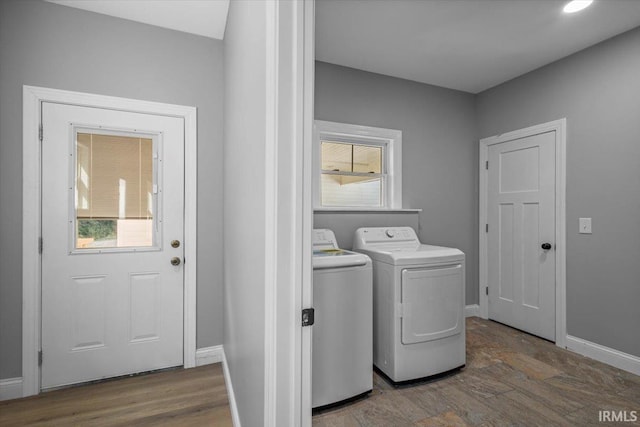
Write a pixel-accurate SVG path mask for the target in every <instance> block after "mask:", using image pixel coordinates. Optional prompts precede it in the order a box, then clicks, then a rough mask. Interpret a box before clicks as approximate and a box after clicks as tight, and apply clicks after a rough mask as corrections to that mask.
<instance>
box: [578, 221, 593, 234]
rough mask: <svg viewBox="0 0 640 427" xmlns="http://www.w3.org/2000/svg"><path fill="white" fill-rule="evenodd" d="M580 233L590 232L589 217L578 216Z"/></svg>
mask: <svg viewBox="0 0 640 427" xmlns="http://www.w3.org/2000/svg"><path fill="white" fill-rule="evenodd" d="M578 223H579V227H580V231H579V233H580V234H591V218H578Z"/></svg>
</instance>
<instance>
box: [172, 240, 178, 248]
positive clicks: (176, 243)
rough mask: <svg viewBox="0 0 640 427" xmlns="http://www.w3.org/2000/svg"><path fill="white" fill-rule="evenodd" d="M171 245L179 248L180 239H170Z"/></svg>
mask: <svg viewBox="0 0 640 427" xmlns="http://www.w3.org/2000/svg"><path fill="white" fill-rule="evenodd" d="M171 247H172V248H179V247H180V240H172V241H171Z"/></svg>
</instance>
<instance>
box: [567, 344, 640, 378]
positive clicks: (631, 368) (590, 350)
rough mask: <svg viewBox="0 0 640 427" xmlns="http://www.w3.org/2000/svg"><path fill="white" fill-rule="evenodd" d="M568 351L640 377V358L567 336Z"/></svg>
mask: <svg viewBox="0 0 640 427" xmlns="http://www.w3.org/2000/svg"><path fill="white" fill-rule="evenodd" d="M567 350H571V351H573V352H575V353H578V354H581V355H583V356H586V357H589V358H591V359H594V360H597V361H598V362H602V363H606V364H607V365H611V366H614V367H616V368H618V369H622V370H623V371H627V372H631V373H632V374H636V375H640V357H638V356H634V355H632V354H627V353H623V352H621V351H618V350H614V349H612V348H609V347H605V346H603V345H600V344H596V343H593V342H590V341H587V340H583V339H582V338H576V337H572V336H571V335H567Z"/></svg>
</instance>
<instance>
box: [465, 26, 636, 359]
mask: <svg viewBox="0 0 640 427" xmlns="http://www.w3.org/2000/svg"><path fill="white" fill-rule="evenodd" d="M477 112H478V129H479V137H481V138H482V137H487V136H491V135H495V134H499V133H503V132H507V131H511V130H515V129H520V128H523V127H526V126H531V125H535V124H539V123H544V122H547V121H551V120H556V119H559V118H562V117H566V118H567V328H568V333H569V334H570V335H573V336H577V337H580V338H583V339H586V340H589V341H592V342H595V343H598V344H601V345H604V346H607V347H611V348H614V349H617V350H620V351H623V352H626V353H629V354H633V355H635V356H640V334H639V332H638V328H639V327H640V305H639V304H638V302H639V301H640V28H637V29H635V30H632V31H629V32H627V33H625V34H622V35H620V36H618V37H615V38H613V39H609V40H607V41H605V42H603V43H601V44H598V45H596V46H594V47H591V48H589V49H586V50H583V51H581V52H579V53H577V54H575V55H573V56H570V57H568V58H565V59H563V60H560V61H558V62H555V63H553V64H551V65H548V66H546V67H543V68H540V69H538V70H536V71H533V72H531V73H529V74H526V75H524V76H522V77H519V78H517V79H515V80H512V81H509V82H507V83H504V84H502V85H500V86H497V87H495V88H493V89H490V90H487V91H485V92H483V93H481V94H479V96H478V98H477ZM580 217H591V218H593V234H592V235H588V234H578V218H580Z"/></svg>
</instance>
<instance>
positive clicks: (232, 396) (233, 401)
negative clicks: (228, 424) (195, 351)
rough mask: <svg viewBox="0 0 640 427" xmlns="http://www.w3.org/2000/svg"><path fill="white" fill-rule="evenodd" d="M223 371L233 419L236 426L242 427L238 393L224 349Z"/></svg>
mask: <svg viewBox="0 0 640 427" xmlns="http://www.w3.org/2000/svg"><path fill="white" fill-rule="evenodd" d="M222 371H223V372H224V383H225V385H226V386H227V396H228V398H229V409H231V420H232V421H233V426H234V427H241V425H240V414H239V413H238V404H237V403H236V395H235V394H234V392H233V384H232V383H231V374H230V373H229V364H228V363H227V356H225V354H224V350H223V351H222Z"/></svg>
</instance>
